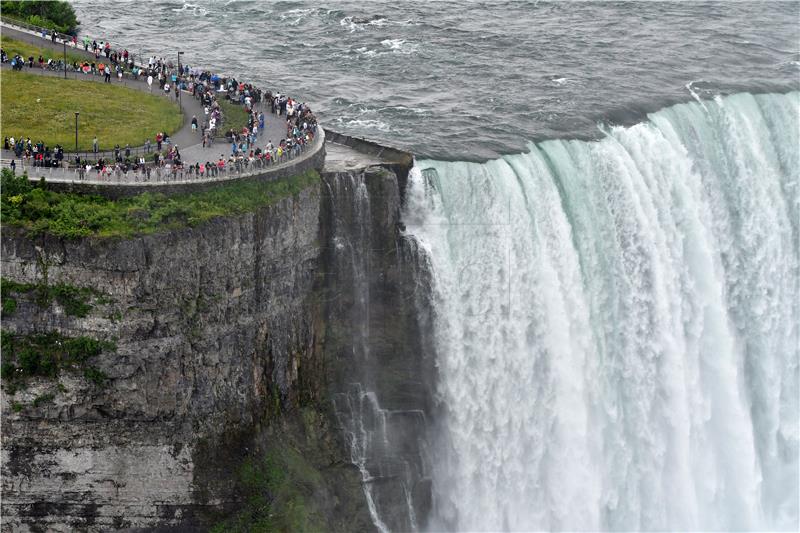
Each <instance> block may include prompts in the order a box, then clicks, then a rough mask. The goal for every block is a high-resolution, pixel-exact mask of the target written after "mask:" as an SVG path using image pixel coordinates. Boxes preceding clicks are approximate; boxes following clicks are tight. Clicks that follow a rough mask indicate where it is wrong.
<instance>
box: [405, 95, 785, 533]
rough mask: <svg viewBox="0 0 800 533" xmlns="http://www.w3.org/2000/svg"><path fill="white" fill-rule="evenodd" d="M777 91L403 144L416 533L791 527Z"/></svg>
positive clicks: (781, 127)
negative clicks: (414, 352) (431, 372)
mask: <svg viewBox="0 0 800 533" xmlns="http://www.w3.org/2000/svg"><path fill="white" fill-rule="evenodd" d="M798 116H800V93H797V92H793V93H790V94H785V95H780V94H762V95H751V94H747V93H743V94H736V95H733V96H729V97H725V98H717V99H715V100H712V101H705V102H702V103H697V102H695V103H689V104H681V105H676V106H673V107H670V108H667V109H664V110H661V111H659V112H656V113H653V114H651V115H650V116H649V117H648V120H647V121H646V122H644V123H641V124H638V125H635V126H633V127H629V128H623V127H617V128H610V129H608V130H607V131H606V136H605V138H603V139H602V140H600V141H599V142H582V141H546V142H542V143H539V144H531V145H530V146H529V151H528V152H527V153H524V154H520V155H511V156H505V157H503V158H501V159H498V160H494V161H490V162H488V163H486V164H476V163H464V162H441V161H432V160H425V161H419V162H418V169H417V172H415V174H414V178H413V179H412V181H411V189H410V191H409V194H410V200H409V205H408V206H407V213H406V217H405V219H406V223H407V226H408V233H409V235H411V236H413V238H415V239H417V240H418V241H419V243H420V244H421V245H422V247H423V248H424V249H425V251H426V252H427V254H428V256H429V259H430V269H431V272H433V276H434V286H435V297H434V301H435V304H434V307H435V312H436V322H435V330H436V331H435V336H436V346H437V357H438V371H439V385H438V389H437V394H438V397H439V400H440V405H441V408H442V410H443V412H444V413H445V415H444V418H443V419H442V420H440V421H439V427H438V442H437V443H436V446H435V450H436V453H435V454H434V460H433V461H432V463H433V465H435V466H434V473H433V487H434V500H435V512H434V520H433V523H432V529H433V530H439V529H447V530H458V531H494V530H512V531H528V530H553V529H555V530H624V531H633V530H683V531H697V530H728V531H729V530H772V529H785V530H797V528H798V496H799V494H798V463H797V460H798V417H799V416H800V413H799V412H798V394H800V390H799V389H798V364H799V363H798V361H799V360H800V348H799V346H800V337H798V327H800V281H799V280H800V274H799V272H800V271H799V270H798V265H799V264H800V248H798V221H799V220H800V183H799V182H800V179H799V178H800V176H799V175H798V172H800V170H798V169H800V155H799V154H798V147H800V137H799V136H798Z"/></svg>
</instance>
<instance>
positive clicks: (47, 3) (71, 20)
mask: <svg viewBox="0 0 800 533" xmlns="http://www.w3.org/2000/svg"><path fill="white" fill-rule="evenodd" d="M0 11H1V12H2V14H3V16H7V17H11V18H15V19H18V20H21V21H24V22H27V23H28V24H33V25H35V26H41V27H43V28H49V29H51V30H56V31H58V32H61V33H70V34H74V33H75V31H76V30H77V28H78V26H79V24H80V23H79V22H78V19H77V17H76V16H75V11H74V10H73V9H72V6H71V5H70V4H69V3H68V2H63V1H61V0H31V1H27V2H18V1H12V0H3V1H2V2H0Z"/></svg>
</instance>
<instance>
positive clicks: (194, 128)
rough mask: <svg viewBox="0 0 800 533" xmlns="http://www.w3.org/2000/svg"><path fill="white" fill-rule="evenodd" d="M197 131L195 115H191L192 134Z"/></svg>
mask: <svg viewBox="0 0 800 533" xmlns="http://www.w3.org/2000/svg"><path fill="white" fill-rule="evenodd" d="M196 131H197V115H192V133H194V132H196Z"/></svg>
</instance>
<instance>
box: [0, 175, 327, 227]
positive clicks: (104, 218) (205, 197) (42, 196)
mask: <svg viewBox="0 0 800 533" xmlns="http://www.w3.org/2000/svg"><path fill="white" fill-rule="evenodd" d="M2 172H3V180H6V179H8V180H9V183H11V187H10V188H9V189H8V190H6V189H5V187H3V190H2V191H1V192H2V195H1V197H0V202H1V203H2V216H3V223H4V224H7V225H12V226H18V227H22V228H25V229H26V230H27V231H28V232H29V233H30V234H32V235H39V234H43V233H48V234H51V235H54V236H57V237H65V238H69V239H75V238H80V237H88V236H97V237H132V236H135V235H142V234H149V233H156V232H159V231H166V230H171V229H176V228H180V227H184V226H194V225H197V224H201V223H203V222H205V221H207V220H210V219H212V218H215V217H220V216H226V215H235V214H240V213H246V212H250V211H254V210H256V209H258V208H260V207H264V206H267V205H272V204H274V203H276V202H278V201H280V200H282V199H284V198H288V197H290V196H294V195H296V194H298V193H300V192H301V191H303V190H304V189H306V188H307V187H309V186H311V185H313V184H315V183H318V182H319V174H317V173H316V172H315V171H309V172H306V173H305V174H301V175H298V176H294V177H291V178H284V179H279V180H275V181H268V182H236V183H226V184H221V185H220V186H218V187H216V188H215V189H212V190H209V191H205V192H198V193H194V194H185V195H180V196H170V197H167V196H164V195H161V194H150V193H143V194H140V195H138V196H134V197H132V198H124V199H121V200H108V199H106V198H101V197H99V196H88V195H81V194H74V193H57V192H54V191H48V190H46V189H45V188H29V189H27V190H24V187H25V186H24V185H22V184H21V183H19V182H18V180H17V181H12V176H7V175H10V174H11V172H10V171H9V170H8V169H3V171H2ZM4 185H5V181H4ZM15 186H16V187H17V188H16V189H15V188H14V187H15ZM28 187H29V185H28ZM12 193H15V194H12Z"/></svg>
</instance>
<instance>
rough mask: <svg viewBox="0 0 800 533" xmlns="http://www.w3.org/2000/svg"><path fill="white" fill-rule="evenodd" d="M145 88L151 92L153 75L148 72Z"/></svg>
mask: <svg viewBox="0 0 800 533" xmlns="http://www.w3.org/2000/svg"><path fill="white" fill-rule="evenodd" d="M147 90H148V91H150V92H153V75H152V74H148V76H147Z"/></svg>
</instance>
